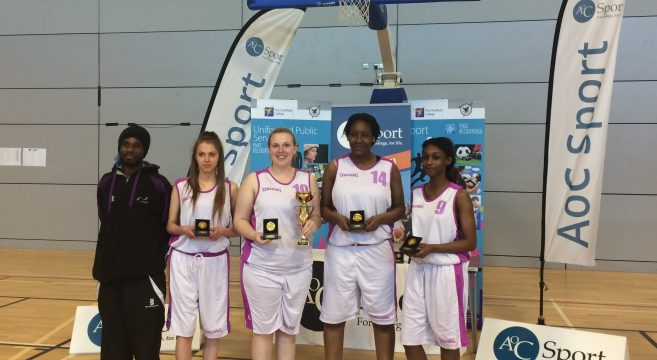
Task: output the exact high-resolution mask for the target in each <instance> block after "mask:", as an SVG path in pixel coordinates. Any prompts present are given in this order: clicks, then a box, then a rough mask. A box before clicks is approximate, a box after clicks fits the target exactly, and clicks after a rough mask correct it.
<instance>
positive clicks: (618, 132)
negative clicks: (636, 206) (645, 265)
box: [602, 124, 657, 258]
mask: <svg viewBox="0 0 657 360" xmlns="http://www.w3.org/2000/svg"><path fill="white" fill-rule="evenodd" d="M655 136H657V124H639V125H610V126H609V129H608V133H607V150H606V154H605V155H606V156H605V171H604V177H603V183H602V192H603V193H617V194H653V195H657V167H655V163H656V162H655V158H654V151H653V150H652V149H653V148H654V143H655ZM655 204H656V205H657V203H655ZM653 215H657V212H655V213H654V214H653ZM656 234H657V233H656ZM655 257H656V258H657V252H656V253H655Z"/></svg>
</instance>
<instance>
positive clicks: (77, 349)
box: [68, 305, 201, 354]
mask: <svg viewBox="0 0 657 360" xmlns="http://www.w3.org/2000/svg"><path fill="white" fill-rule="evenodd" d="M168 308H169V305H164V314H165V316H166V312H167V309H168ZM102 331H103V322H102V320H101V319H100V314H99V313H98V306H96V305H89V306H78V307H77V309H76V310H75V321H74V322H73V333H72V334H71V347H70V348H69V351H68V352H69V354H100V339H101V337H102ZM200 348H201V328H200V326H199V320H198V317H197V318H196V330H195V331H194V337H193V338H192V350H199V349H200ZM175 350H176V336H175V335H173V334H172V333H171V332H169V331H168V330H167V331H163V332H162V345H161V347H160V352H174V351H175Z"/></svg>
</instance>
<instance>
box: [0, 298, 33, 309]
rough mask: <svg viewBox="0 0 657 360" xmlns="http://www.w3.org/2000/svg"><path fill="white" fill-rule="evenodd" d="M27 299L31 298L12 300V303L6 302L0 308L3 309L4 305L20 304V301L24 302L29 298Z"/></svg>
mask: <svg viewBox="0 0 657 360" xmlns="http://www.w3.org/2000/svg"><path fill="white" fill-rule="evenodd" d="M27 299H29V298H22V299H20V300H16V301H14V302H10V303H7V304H4V305H0V309H2V308H3V307H6V306H9V305H14V304H18V303H19V302H23V301H25V300H27Z"/></svg>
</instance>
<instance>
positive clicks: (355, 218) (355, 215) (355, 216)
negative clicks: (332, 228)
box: [351, 213, 363, 221]
mask: <svg viewBox="0 0 657 360" xmlns="http://www.w3.org/2000/svg"><path fill="white" fill-rule="evenodd" d="M351 220H353V221H363V215H361V214H360V213H355V214H354V216H352V217H351Z"/></svg>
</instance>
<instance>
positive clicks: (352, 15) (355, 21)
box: [339, 0, 370, 26]
mask: <svg viewBox="0 0 657 360" xmlns="http://www.w3.org/2000/svg"><path fill="white" fill-rule="evenodd" d="M339 12H340V22H341V23H342V24H343V25H348V26H361V25H367V24H369V22H370V0H340V3H339Z"/></svg>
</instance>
